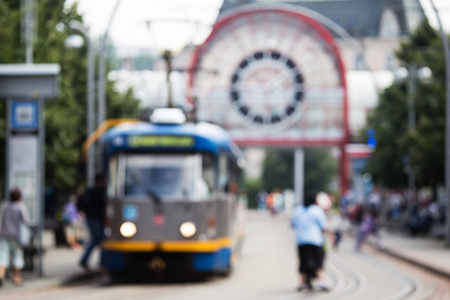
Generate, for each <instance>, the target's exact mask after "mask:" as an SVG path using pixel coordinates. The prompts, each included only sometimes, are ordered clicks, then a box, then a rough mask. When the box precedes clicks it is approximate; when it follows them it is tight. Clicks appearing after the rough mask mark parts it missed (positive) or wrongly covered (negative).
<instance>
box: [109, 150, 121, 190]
mask: <svg viewBox="0 0 450 300" xmlns="http://www.w3.org/2000/svg"><path fill="white" fill-rule="evenodd" d="M118 167H119V160H118V158H117V156H115V157H113V158H111V160H110V161H109V178H108V187H107V193H108V198H114V197H116V196H117V186H118V183H119V181H118V174H119V173H118Z"/></svg>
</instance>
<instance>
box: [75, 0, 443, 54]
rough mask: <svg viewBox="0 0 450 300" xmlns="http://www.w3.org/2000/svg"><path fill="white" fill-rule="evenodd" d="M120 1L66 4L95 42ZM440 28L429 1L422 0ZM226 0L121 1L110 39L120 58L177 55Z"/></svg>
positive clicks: (204, 31) (199, 36)
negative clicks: (152, 52)
mask: <svg viewBox="0 0 450 300" xmlns="http://www.w3.org/2000/svg"><path fill="white" fill-rule="evenodd" d="M116 1H117V0H67V1H66V3H67V5H70V4H72V3H74V2H78V7H79V13H81V14H82V15H83V16H84V20H85V24H86V25H87V26H88V28H89V31H90V35H91V38H92V39H95V38H98V37H100V36H102V35H103V33H104V32H105V29H106V27H107V24H108V21H109V18H110V16H111V13H112V11H113V9H114V6H115V4H116ZM420 1H421V2H422V5H423V7H424V9H425V12H426V14H427V15H428V16H429V19H430V23H431V24H432V25H433V26H435V27H436V28H438V27H437V22H436V17H435V13H434V11H433V10H432V9H431V5H430V0H420ZM222 2H223V0H164V1H157V0H122V1H121V2H120V4H119V6H118V9H117V12H116V14H115V18H114V21H113V23H112V24H111V26H110V31H109V32H110V34H109V35H110V37H111V39H112V40H113V42H114V44H115V45H116V46H117V47H118V50H119V54H120V53H121V52H122V53H132V52H133V50H135V49H136V48H145V49H149V48H150V49H156V50H158V51H162V50H166V49H170V50H172V51H174V52H177V51H178V50H181V48H182V47H183V46H184V45H185V44H187V43H190V42H193V43H199V42H201V41H202V40H204V39H205V38H206V37H207V35H208V33H209V32H210V30H211V26H212V24H214V22H215V20H216V18H217V15H218V10H219V8H220V6H221V5H222ZM434 3H435V5H436V6H437V8H438V10H439V11H440V17H441V21H442V22H443V25H444V28H445V30H446V31H447V32H449V33H450V0H434Z"/></svg>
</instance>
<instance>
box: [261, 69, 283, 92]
mask: <svg viewBox="0 0 450 300" xmlns="http://www.w3.org/2000/svg"><path fill="white" fill-rule="evenodd" d="M283 75H284V74H283V72H279V73H278V74H277V75H275V76H274V77H272V78H271V79H270V80H269V81H268V82H266V83H264V91H266V92H267V91H271V90H273V89H275V88H277V87H279V86H280V83H282V82H283V81H284V80H286V77H285V76H283Z"/></svg>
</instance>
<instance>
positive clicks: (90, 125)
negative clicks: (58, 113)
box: [69, 20, 95, 187]
mask: <svg viewBox="0 0 450 300" xmlns="http://www.w3.org/2000/svg"><path fill="white" fill-rule="evenodd" d="M69 27H70V29H72V30H74V31H77V32H79V33H81V34H82V35H83V36H84V38H85V40H86V47H87V137H89V136H90V135H91V133H92V132H94V59H93V58H94V56H93V50H92V45H91V39H90V37H89V31H88V30H87V29H86V28H85V27H84V26H83V24H82V23H81V22H79V21H75V20H73V21H70V23H69ZM86 172H87V174H86V177H87V184H88V186H89V187H92V186H93V185H94V172H95V170H94V151H93V149H92V148H89V150H88V157H87V171H86Z"/></svg>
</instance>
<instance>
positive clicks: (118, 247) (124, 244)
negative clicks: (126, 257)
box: [102, 241, 156, 252]
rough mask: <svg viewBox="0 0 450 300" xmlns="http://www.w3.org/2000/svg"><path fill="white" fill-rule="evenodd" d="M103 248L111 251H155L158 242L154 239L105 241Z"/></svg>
mask: <svg viewBox="0 0 450 300" xmlns="http://www.w3.org/2000/svg"><path fill="white" fill-rule="evenodd" d="M102 246H103V249H105V250H111V251H136V252H145V251H154V250H155V249H156V243H155V242H153V241H104V242H103V244H102Z"/></svg>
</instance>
